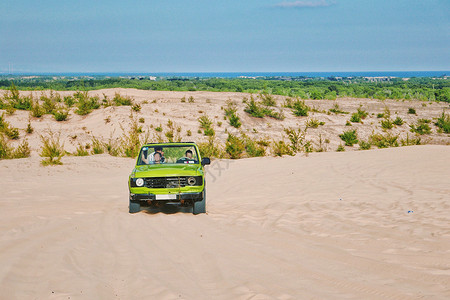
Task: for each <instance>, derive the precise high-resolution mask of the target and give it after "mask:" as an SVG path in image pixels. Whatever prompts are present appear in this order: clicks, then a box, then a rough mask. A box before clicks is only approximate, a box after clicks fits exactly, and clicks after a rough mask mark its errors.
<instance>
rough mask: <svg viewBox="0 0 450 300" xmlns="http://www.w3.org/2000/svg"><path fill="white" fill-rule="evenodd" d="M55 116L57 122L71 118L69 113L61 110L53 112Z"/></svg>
mask: <svg viewBox="0 0 450 300" xmlns="http://www.w3.org/2000/svg"><path fill="white" fill-rule="evenodd" d="M53 116H54V117H55V120H56V121H65V120H67V117H68V116H69V111H68V110H65V109H61V108H60V109H57V110H54V111H53Z"/></svg>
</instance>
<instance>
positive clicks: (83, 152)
mask: <svg viewBox="0 0 450 300" xmlns="http://www.w3.org/2000/svg"><path fill="white" fill-rule="evenodd" d="M74 155H75V156H88V155H89V152H88V151H87V150H86V147H85V146H83V145H81V144H78V147H77V150H76V152H75V153H74Z"/></svg>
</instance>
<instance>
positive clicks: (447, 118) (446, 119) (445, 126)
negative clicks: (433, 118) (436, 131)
mask: <svg viewBox="0 0 450 300" xmlns="http://www.w3.org/2000/svg"><path fill="white" fill-rule="evenodd" d="M435 125H436V126H437V127H439V128H440V129H441V130H442V131H444V132H445V133H450V115H447V114H445V112H444V111H443V112H442V115H441V116H440V117H439V118H438V119H437V122H436V123H435Z"/></svg>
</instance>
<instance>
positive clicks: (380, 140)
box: [369, 133, 398, 148]
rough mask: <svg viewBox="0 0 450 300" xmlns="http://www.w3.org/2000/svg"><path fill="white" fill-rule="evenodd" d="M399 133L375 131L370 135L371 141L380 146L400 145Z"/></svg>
mask: <svg viewBox="0 0 450 300" xmlns="http://www.w3.org/2000/svg"><path fill="white" fill-rule="evenodd" d="M397 139H398V135H393V134H390V133H387V134H385V135H382V134H380V133H377V134H375V133H373V134H371V135H370V136H369V142H370V143H371V144H372V145H375V146H377V147H378V148H388V147H398V141H397Z"/></svg>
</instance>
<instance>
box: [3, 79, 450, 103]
mask: <svg viewBox="0 0 450 300" xmlns="http://www.w3.org/2000/svg"><path fill="white" fill-rule="evenodd" d="M12 84H14V85H15V86H16V87H17V88H18V89H20V90H48V89H50V90H56V91H74V90H78V91H88V90H98V89H107V88H136V89H141V90H155V91H213V92H243V93H264V94H273V95H282V96H288V97H298V98H301V99H329V100H335V99H336V98H342V97H351V98H374V99H380V100H384V99H396V100H401V99H406V100H423V101H443V102H449V103H450V80H448V79H434V78H427V77H421V78H410V79H409V80H403V79H402V78H392V79H390V80H389V81H382V82H370V81H367V80H364V79H363V78H354V79H352V80H335V79H333V78H331V79H303V80H281V79H273V78H270V79H248V78H189V79H186V78H170V79H162V80H147V79H144V80H142V79H141V80H140V79H128V78H119V77H116V78H94V79H86V78H83V79H77V80H73V79H64V78H58V79H52V78H49V77H36V78H33V79H23V78H20V77H19V78H15V79H13V80H11V79H0V89H9V88H10V87H11V85H12Z"/></svg>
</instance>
